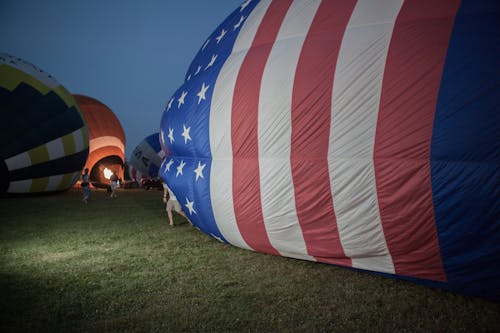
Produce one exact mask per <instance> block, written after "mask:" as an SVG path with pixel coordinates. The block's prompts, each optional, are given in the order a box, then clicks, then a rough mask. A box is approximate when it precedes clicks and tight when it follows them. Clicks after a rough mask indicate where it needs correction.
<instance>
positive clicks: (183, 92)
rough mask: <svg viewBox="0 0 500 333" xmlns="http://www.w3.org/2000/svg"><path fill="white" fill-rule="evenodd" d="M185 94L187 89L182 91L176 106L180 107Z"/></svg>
mask: <svg viewBox="0 0 500 333" xmlns="http://www.w3.org/2000/svg"><path fill="white" fill-rule="evenodd" d="M186 96H187V91H184V90H183V91H182V94H181V97H179V99H178V100H177V101H178V102H179V104H178V105H177V108H180V107H181V105H182V104H184V98H186Z"/></svg>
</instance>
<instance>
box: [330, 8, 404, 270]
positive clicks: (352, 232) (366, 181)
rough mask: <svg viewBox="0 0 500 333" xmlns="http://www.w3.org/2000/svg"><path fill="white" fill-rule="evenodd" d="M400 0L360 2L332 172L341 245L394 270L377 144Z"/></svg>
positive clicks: (341, 91) (336, 104)
mask: <svg viewBox="0 0 500 333" xmlns="http://www.w3.org/2000/svg"><path fill="white" fill-rule="evenodd" d="M401 5H402V1H401V0H396V1H373V0H372V1H358V3H357V5H356V7H355V9H354V12H353V14H352V16H351V19H350V21H349V24H348V25H347V29H346V32H345V34H344V38H343V40H342V46H341V49H340V53H339V59H338V61H337V67H336V71H335V76H334V87H333V92H332V118H331V132H330V147H329V153H328V157H329V171H330V182H331V188H332V196H333V198H334V200H333V205H334V209H335V213H336V217H337V225H338V227H339V234H340V239H341V242H342V247H343V249H344V251H345V253H346V255H347V256H348V257H350V258H351V259H352V265H353V267H356V268H362V269H369V270H375V271H380V272H386V273H394V265H393V263H392V258H391V256H390V253H389V251H388V249H387V244H386V242H385V237H384V232H383V229H382V225H381V221H380V214H379V207H378V200H377V189H376V183H375V171H374V166H373V143H374V140H375V128H376V124H377V115H378V107H379V103H380V93H381V89H382V79H383V74H384V67H385V60H386V57H387V51H388V48H389V42H390V40H391V35H392V30H393V27H394V22H395V20H396V17H397V15H398V13H399V10H400V8H401Z"/></svg>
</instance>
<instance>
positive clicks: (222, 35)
mask: <svg viewBox="0 0 500 333" xmlns="http://www.w3.org/2000/svg"><path fill="white" fill-rule="evenodd" d="M226 32H227V31H226V30H224V29H222V31H221V32H220V35H219V36H217V37H215V39H217V44H219V42H220V41H221V39H222V38H223V37H224V35H225V34H226Z"/></svg>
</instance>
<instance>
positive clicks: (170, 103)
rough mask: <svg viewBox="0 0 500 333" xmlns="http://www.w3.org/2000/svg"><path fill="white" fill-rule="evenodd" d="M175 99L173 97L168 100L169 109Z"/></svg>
mask: <svg viewBox="0 0 500 333" xmlns="http://www.w3.org/2000/svg"><path fill="white" fill-rule="evenodd" d="M173 101H174V98H173V97H172V98H171V99H170V101H169V102H168V105H167V111H168V110H170V108H171V107H172V102H173Z"/></svg>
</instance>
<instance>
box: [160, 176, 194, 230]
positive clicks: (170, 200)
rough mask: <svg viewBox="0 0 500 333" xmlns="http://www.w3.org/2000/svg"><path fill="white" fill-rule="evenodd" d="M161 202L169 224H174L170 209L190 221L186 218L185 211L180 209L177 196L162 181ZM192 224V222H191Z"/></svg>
mask: <svg viewBox="0 0 500 333" xmlns="http://www.w3.org/2000/svg"><path fill="white" fill-rule="evenodd" d="M167 195H168V197H167ZM163 203H165V204H166V211H167V215H168V221H169V223H170V226H171V227H173V226H174V218H173V216H172V209H174V210H175V211H176V212H177V213H178V214H180V215H182V216H183V217H184V218H185V219H186V220H187V221H188V222H189V223H191V221H190V220H189V219H188V217H187V216H186V213H184V212H183V211H182V207H181V204H180V203H179V201H178V200H177V197H176V196H175V194H174V192H172V190H171V189H170V187H168V185H167V183H165V182H163ZM191 225H192V223H191Z"/></svg>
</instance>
